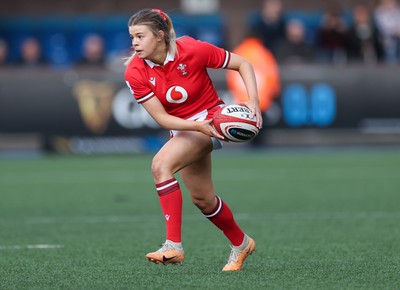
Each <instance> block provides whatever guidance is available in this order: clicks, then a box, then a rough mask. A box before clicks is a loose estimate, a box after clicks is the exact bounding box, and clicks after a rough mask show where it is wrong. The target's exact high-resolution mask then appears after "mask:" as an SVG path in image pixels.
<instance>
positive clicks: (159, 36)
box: [157, 30, 164, 41]
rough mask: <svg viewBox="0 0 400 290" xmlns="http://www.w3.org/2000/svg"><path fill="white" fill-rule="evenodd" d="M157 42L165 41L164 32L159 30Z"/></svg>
mask: <svg viewBox="0 0 400 290" xmlns="http://www.w3.org/2000/svg"><path fill="white" fill-rule="evenodd" d="M157 40H158V41H163V40H164V31H162V30H159V31H158V33H157Z"/></svg>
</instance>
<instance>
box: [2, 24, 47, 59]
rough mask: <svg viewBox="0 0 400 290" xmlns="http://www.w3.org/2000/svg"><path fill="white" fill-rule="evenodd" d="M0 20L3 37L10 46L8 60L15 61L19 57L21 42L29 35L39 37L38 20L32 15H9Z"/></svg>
mask: <svg viewBox="0 0 400 290" xmlns="http://www.w3.org/2000/svg"><path fill="white" fill-rule="evenodd" d="M1 22H2V25H1V26H2V30H3V31H4V38H5V39H6V40H7V41H8V43H9V46H10V49H9V57H10V60H11V61H16V60H18V59H19V58H20V49H21V45H22V43H23V42H24V41H25V40H26V39H27V38H29V37H35V38H39V33H40V30H39V26H38V24H39V20H38V19H37V18H32V17H23V18H15V17H12V18H11V17H10V18H3V19H2V20H1Z"/></svg>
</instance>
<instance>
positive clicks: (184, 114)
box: [125, 36, 230, 119]
mask: <svg viewBox="0 0 400 290" xmlns="http://www.w3.org/2000/svg"><path fill="white" fill-rule="evenodd" d="M177 49H178V53H177V54H176V55H175V56H171V55H169V54H168V56H167V59H166V62H165V64H164V66H159V65H156V64H154V63H153V62H151V61H149V60H144V59H141V58H139V57H134V58H133V60H132V61H131V62H130V63H129V64H128V66H127V68H126V70H125V81H126V83H127V85H128V87H129V88H130V89H131V92H132V94H133V96H134V98H135V99H136V100H137V102H138V103H139V104H140V103H144V102H146V101H147V100H149V99H150V98H153V97H157V98H158V99H159V100H160V102H161V104H162V105H163V106H164V108H165V110H166V112H167V113H169V114H170V115H173V116H177V117H180V118H184V119H187V118H189V117H191V116H194V115H195V114H197V113H199V112H201V111H203V110H206V109H210V108H212V107H214V106H216V105H219V104H222V103H223V101H222V100H221V99H220V98H219V97H218V94H217V91H216V89H215V87H214V85H213V83H212V81H211V79H210V77H209V75H208V73H207V68H226V66H227V65H228V63H229V59H230V53H229V52H228V51H226V50H224V49H222V48H219V47H216V46H214V45H212V44H209V43H207V42H202V41H199V40H195V39H193V38H191V37H188V36H184V37H181V38H178V39H177Z"/></svg>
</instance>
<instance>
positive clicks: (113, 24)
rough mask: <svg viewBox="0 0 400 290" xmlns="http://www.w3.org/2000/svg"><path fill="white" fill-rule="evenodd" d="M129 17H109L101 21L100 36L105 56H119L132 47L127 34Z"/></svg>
mask: <svg viewBox="0 0 400 290" xmlns="http://www.w3.org/2000/svg"><path fill="white" fill-rule="evenodd" d="M129 17H130V16H129V15H122V16H110V17H105V18H104V19H103V20H102V28H101V34H102V36H103V37H104V41H105V49H106V54H121V53H125V52H127V51H129V50H130V47H131V46H132V43H131V39H130V38H129V32H128V21H129Z"/></svg>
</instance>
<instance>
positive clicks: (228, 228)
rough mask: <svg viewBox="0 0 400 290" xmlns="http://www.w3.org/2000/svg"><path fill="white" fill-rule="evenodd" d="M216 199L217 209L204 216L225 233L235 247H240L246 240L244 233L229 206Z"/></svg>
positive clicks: (218, 198)
mask: <svg viewBox="0 0 400 290" xmlns="http://www.w3.org/2000/svg"><path fill="white" fill-rule="evenodd" d="M216 198H217V205H216V206H215V208H214V209H213V210H212V211H211V212H209V213H203V214H204V216H205V217H206V218H208V219H209V220H210V221H211V222H212V223H213V224H214V225H216V226H217V227H218V228H219V229H220V230H221V231H222V232H223V233H224V235H225V236H226V237H227V238H228V239H229V241H230V242H231V243H232V245H233V246H240V245H241V244H242V242H243V240H244V233H243V231H242V230H241V229H240V227H239V226H238V225H237V223H236V221H235V219H234V217H233V214H232V211H231V209H230V208H229V207H228V205H227V204H226V203H225V202H224V201H223V200H222V199H221V198H220V197H218V196H217V197H216Z"/></svg>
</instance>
